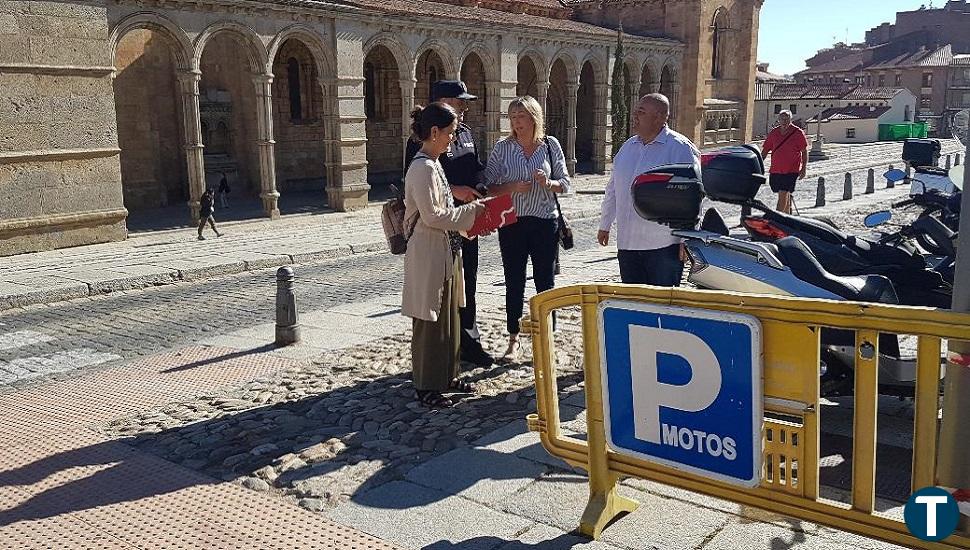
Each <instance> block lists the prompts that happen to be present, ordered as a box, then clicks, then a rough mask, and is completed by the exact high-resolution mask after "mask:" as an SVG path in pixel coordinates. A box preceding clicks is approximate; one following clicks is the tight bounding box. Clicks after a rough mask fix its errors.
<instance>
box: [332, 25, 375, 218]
mask: <svg viewBox="0 0 970 550" xmlns="http://www.w3.org/2000/svg"><path fill="white" fill-rule="evenodd" d="M330 32H331V33H332V36H334V37H336V39H335V42H336V44H335V47H336V51H335V52H334V53H335V59H336V61H337V64H336V66H335V67H334V78H333V80H332V81H331V82H332V84H331V88H332V96H331V99H330V101H328V105H330V109H331V110H332V115H331V119H332V120H333V125H332V129H331V132H332V136H333V141H334V147H333V150H334V156H333V159H332V161H331V162H332V163H333V175H334V177H333V181H328V182H327V201H328V203H329V205H330V208H333V209H334V210H337V211H340V212H347V211H352V210H361V209H363V208H366V207H367V194H368V192H369V191H370V185H368V183H367V124H366V123H367V116H366V114H365V113H364V64H363V62H362V60H363V59H364V50H363V36H364V34H366V33H367V30H366V27H365V26H364V25H363V24H358V23H357V22H354V21H350V20H344V21H341V22H340V24H339V25H338V22H337V21H332V22H331V28H330Z"/></svg>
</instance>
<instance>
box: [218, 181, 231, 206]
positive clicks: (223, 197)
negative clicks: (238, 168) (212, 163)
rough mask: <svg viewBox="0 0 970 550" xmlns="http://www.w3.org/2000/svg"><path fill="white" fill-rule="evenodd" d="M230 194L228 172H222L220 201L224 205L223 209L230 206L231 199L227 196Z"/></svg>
mask: <svg viewBox="0 0 970 550" xmlns="http://www.w3.org/2000/svg"><path fill="white" fill-rule="evenodd" d="M228 195H229V179H228V178H226V174H225V173H223V174H222V179H221V180H219V203H220V204H221V205H222V208H223V209H226V208H229V201H228V200H227V197H228Z"/></svg>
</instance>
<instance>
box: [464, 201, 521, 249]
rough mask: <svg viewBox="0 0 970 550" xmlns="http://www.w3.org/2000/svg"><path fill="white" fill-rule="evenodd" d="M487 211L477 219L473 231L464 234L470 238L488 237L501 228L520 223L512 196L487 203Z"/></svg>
mask: <svg viewBox="0 0 970 550" xmlns="http://www.w3.org/2000/svg"><path fill="white" fill-rule="evenodd" d="M484 204H485V210H484V211H482V213H481V214H479V215H478V216H477V217H476V218H475V223H474V224H472V227H471V229H469V230H468V231H465V232H463V233H462V234H463V235H465V236H466V237H468V238H470V239H471V238H474V237H479V236H481V235H487V234H489V233H491V232H493V231H495V230H496V229H498V228H499V227H505V226H506V225H511V224H513V223H515V222H516V221H518V217H517V216H516V214H515V206H513V205H512V195H500V196H498V197H493V198H490V199H488V200H487V201H485V203H484Z"/></svg>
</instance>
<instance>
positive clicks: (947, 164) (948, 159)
mask: <svg viewBox="0 0 970 550" xmlns="http://www.w3.org/2000/svg"><path fill="white" fill-rule="evenodd" d="M951 160H952V159H951V158H950V155H947V156H946V164H945V165H944V166H943V167H944V168H946V169H947V170H949V169H950V161H951Z"/></svg>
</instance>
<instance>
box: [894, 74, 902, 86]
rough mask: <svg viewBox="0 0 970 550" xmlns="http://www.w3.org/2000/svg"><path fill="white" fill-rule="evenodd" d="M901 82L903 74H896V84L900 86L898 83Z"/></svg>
mask: <svg viewBox="0 0 970 550" xmlns="http://www.w3.org/2000/svg"><path fill="white" fill-rule="evenodd" d="M902 83H903V75H901V74H897V75H896V85H897V86H900V85H902Z"/></svg>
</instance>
